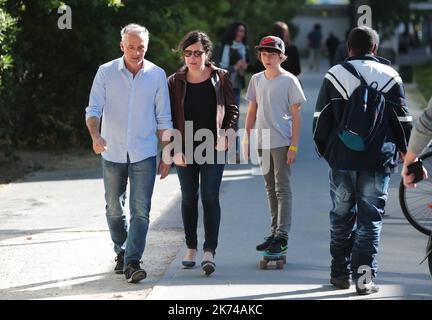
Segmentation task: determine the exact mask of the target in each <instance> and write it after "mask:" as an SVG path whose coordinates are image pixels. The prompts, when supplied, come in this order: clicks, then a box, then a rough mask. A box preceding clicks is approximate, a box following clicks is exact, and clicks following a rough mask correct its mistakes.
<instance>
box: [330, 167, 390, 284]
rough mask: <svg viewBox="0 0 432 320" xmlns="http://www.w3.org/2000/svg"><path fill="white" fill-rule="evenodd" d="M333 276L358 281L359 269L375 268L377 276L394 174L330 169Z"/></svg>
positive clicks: (372, 269) (373, 272) (373, 269)
mask: <svg viewBox="0 0 432 320" xmlns="http://www.w3.org/2000/svg"><path fill="white" fill-rule="evenodd" d="M329 178H330V196H331V199H332V202H333V208H332V210H331V211H330V225H331V226H330V232H331V242H330V253H331V255H332V258H333V259H332V262H331V276H332V277H335V278H343V277H348V276H349V274H350V273H351V272H352V278H353V280H354V281H356V280H358V278H360V277H361V276H362V274H360V273H358V269H359V267H362V266H367V267H370V269H371V276H372V277H375V276H376V274H377V269H378V262H377V254H378V247H379V241H380V233H381V228H382V222H383V214H384V206H385V204H386V201H387V194H388V186H389V182H390V174H388V173H381V172H365V171H339V170H334V169H330V171H329Z"/></svg>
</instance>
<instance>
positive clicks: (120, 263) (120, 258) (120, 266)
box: [114, 252, 124, 274]
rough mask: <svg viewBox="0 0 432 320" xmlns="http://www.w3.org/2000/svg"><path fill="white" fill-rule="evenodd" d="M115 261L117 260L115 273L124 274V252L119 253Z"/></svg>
mask: <svg viewBox="0 0 432 320" xmlns="http://www.w3.org/2000/svg"><path fill="white" fill-rule="evenodd" d="M115 261H116V262H117V263H116V265H115V267H114V273H116V274H123V267H124V252H121V253H119V254H118V255H117V257H116V258H115Z"/></svg>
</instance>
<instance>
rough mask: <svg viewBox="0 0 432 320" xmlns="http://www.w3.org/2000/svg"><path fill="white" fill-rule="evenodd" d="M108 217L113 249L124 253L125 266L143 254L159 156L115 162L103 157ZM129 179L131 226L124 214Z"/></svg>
mask: <svg viewBox="0 0 432 320" xmlns="http://www.w3.org/2000/svg"><path fill="white" fill-rule="evenodd" d="M102 172H103V179H104V186H105V201H106V218H107V222H108V227H109V230H110V234H111V239H112V241H113V242H114V251H115V252H116V253H117V254H119V253H122V252H124V254H125V257H124V259H125V261H124V262H125V268H126V267H127V265H128V263H130V262H132V261H139V260H140V259H141V257H142V255H143V253H144V248H145V243H146V237H147V231H148V225H149V214H150V207H151V197H152V194H153V187H154V183H155V177H156V157H151V158H147V159H145V160H143V161H140V162H135V163H129V157H128V163H115V162H110V161H107V160H105V159H102ZM128 178H129V180H130V200H129V208H130V227H129V233H128V231H127V222H126V216H125V212H124V209H125V201H126V185H127V181H128Z"/></svg>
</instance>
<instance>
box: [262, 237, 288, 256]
mask: <svg viewBox="0 0 432 320" xmlns="http://www.w3.org/2000/svg"><path fill="white" fill-rule="evenodd" d="M287 249H288V240H287V239H284V238H281V237H275V238H274V239H273V241H272V243H271V244H270V246H269V247H268V248H267V250H266V251H267V252H268V253H270V254H282V253H286V251H287Z"/></svg>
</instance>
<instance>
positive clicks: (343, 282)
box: [330, 277, 351, 289]
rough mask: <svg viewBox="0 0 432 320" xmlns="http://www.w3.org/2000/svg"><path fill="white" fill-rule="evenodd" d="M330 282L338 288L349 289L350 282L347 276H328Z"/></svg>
mask: <svg viewBox="0 0 432 320" xmlns="http://www.w3.org/2000/svg"><path fill="white" fill-rule="evenodd" d="M330 283H331V284H332V285H333V286H335V287H336V288H338V289H349V288H350V287H351V282H350V278H349V277H340V278H334V277H332V278H330Z"/></svg>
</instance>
